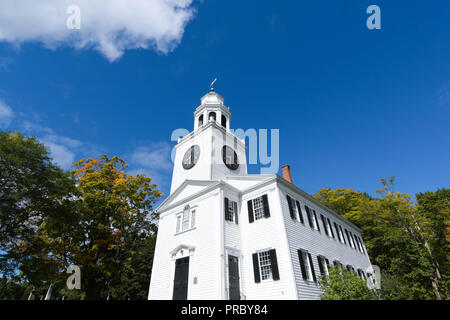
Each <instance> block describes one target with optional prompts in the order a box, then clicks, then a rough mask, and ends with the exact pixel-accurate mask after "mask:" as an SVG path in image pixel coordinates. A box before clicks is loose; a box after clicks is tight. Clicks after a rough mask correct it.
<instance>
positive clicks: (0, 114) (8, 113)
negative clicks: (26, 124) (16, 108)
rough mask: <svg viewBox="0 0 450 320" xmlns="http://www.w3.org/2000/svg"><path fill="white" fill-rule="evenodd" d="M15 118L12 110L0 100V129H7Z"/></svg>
mask: <svg viewBox="0 0 450 320" xmlns="http://www.w3.org/2000/svg"><path fill="white" fill-rule="evenodd" d="M13 116H14V114H13V111H12V109H11V108H10V107H9V106H7V105H6V104H5V103H4V102H3V101H2V100H0V127H3V126H5V127H7V126H8V125H9V124H10V122H11V119H12V118H13Z"/></svg>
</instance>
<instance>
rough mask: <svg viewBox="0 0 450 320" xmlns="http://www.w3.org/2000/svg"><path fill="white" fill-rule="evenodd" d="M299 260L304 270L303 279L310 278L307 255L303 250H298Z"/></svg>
mask: <svg viewBox="0 0 450 320" xmlns="http://www.w3.org/2000/svg"><path fill="white" fill-rule="evenodd" d="M297 253H298V260H299V262H300V269H301V270H302V277H303V280H308V274H307V273H306V265H305V256H304V253H303V251H302V250H297Z"/></svg>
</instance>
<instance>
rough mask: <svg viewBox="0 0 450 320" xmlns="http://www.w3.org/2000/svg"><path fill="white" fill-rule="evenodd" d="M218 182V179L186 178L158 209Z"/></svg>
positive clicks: (161, 209) (159, 210)
mask: <svg viewBox="0 0 450 320" xmlns="http://www.w3.org/2000/svg"><path fill="white" fill-rule="evenodd" d="M217 183H218V181H207V180H186V181H184V182H183V183H182V184H181V185H180V186H179V187H178V188H177V189H176V190H175V191H174V192H172V194H171V195H170V196H169V197H168V198H167V199H166V200H164V202H163V203H162V204H161V205H160V206H159V207H158V209H156V211H158V212H161V211H163V210H164V209H165V208H167V207H169V206H170V205H171V204H172V203H177V202H180V201H182V200H184V199H187V198H189V197H191V196H192V195H195V194H197V193H199V192H201V191H203V190H205V189H207V188H209V187H211V186H212V185H215V184H217Z"/></svg>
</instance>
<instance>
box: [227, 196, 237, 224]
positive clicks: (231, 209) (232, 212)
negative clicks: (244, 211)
mask: <svg viewBox="0 0 450 320" xmlns="http://www.w3.org/2000/svg"><path fill="white" fill-rule="evenodd" d="M224 204H225V220H226V221H230V222H235V223H236V224H237V223H238V212H237V202H236V201H231V200H229V199H228V198H225V199H224Z"/></svg>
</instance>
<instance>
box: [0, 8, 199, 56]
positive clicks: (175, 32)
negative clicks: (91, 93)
mask: <svg viewBox="0 0 450 320" xmlns="http://www.w3.org/2000/svg"><path fill="white" fill-rule="evenodd" d="M192 2H193V0H132V1H125V0H76V1H67V0H66V1H64V0H39V1H37V0H3V1H2V3H1V10H0V41H7V42H10V43H12V44H14V45H20V44H21V43H24V42H41V43H43V44H44V45H45V46H47V47H48V48H57V47H59V46H64V45H68V46H71V47H74V48H78V49H84V48H94V49H96V50H98V51H100V52H101V53H102V54H103V55H104V56H105V57H106V58H107V59H108V60H110V61H114V60H116V59H117V58H119V57H120V56H121V55H122V54H123V53H124V51H125V50H127V49H136V48H143V49H152V50H156V51H158V52H161V53H168V52H170V51H172V50H173V49H174V48H175V47H176V46H177V45H178V44H179V43H180V41H181V39H182V37H183V33H184V28H185V26H186V24H187V23H188V22H189V21H190V20H191V19H192V18H193V17H194V12H195V10H194V8H193V7H192ZM72 4H75V5H77V6H78V7H79V8H80V9H81V15H80V17H81V29H79V30H70V29H68V28H67V19H68V18H69V16H70V15H69V14H67V13H66V10H67V8H68V6H69V5H72Z"/></svg>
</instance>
